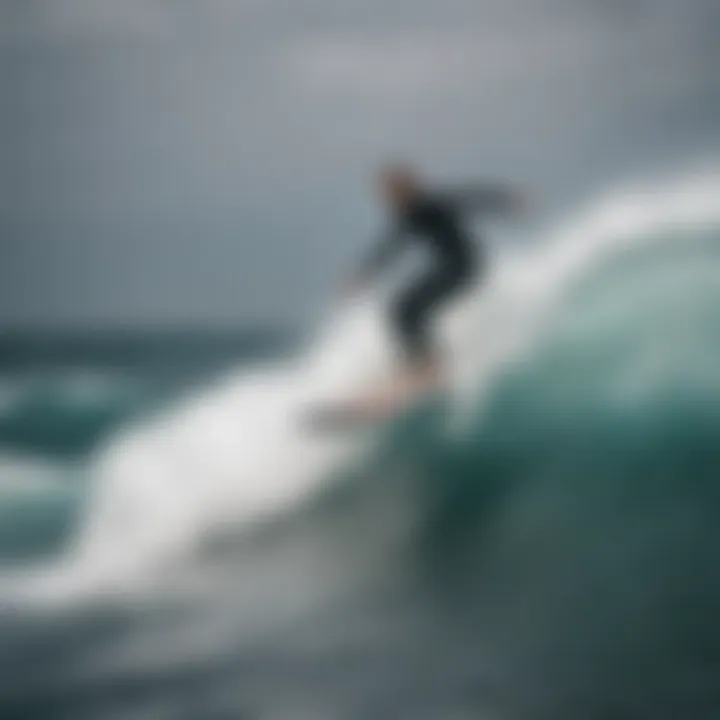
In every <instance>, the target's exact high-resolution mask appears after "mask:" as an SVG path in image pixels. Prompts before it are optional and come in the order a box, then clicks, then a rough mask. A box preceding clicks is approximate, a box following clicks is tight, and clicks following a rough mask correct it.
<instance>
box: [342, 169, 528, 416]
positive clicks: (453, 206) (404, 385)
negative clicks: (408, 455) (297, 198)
mask: <svg viewBox="0 0 720 720" xmlns="http://www.w3.org/2000/svg"><path fill="white" fill-rule="evenodd" d="M378 189H379V191H380V196H381V198H382V200H383V202H384V204H385V205H386V207H387V209H388V211H389V215H390V218H391V223H390V228H389V230H388V232H387V233H386V235H385V236H384V237H383V238H382V241H381V242H380V243H379V245H378V246H377V247H376V248H374V249H373V251H372V253H371V254H370V256H369V257H368V258H367V259H366V261H365V262H364V263H362V265H361V268H360V270H359V272H358V273H357V274H356V275H355V276H354V278H353V282H352V283H351V289H352V290H353V291H357V290H358V289H361V288H363V287H364V286H366V285H367V283H369V282H370V281H371V280H372V279H374V278H375V277H376V275H377V274H378V272H379V271H380V270H381V269H383V268H385V267H386V266H387V265H388V264H389V262H390V261H391V260H392V259H393V258H394V257H395V256H396V255H397V254H398V251H399V250H401V249H402V248H403V247H404V246H405V245H406V244H407V241H408V240H412V241H416V242H421V243H423V244H424V245H426V246H427V248H428V249H429V253H428V255H429V264H428V265H427V267H426V268H425V269H424V270H423V271H422V272H421V273H420V274H419V275H418V276H417V277H415V278H414V279H413V280H412V281H411V282H410V283H409V285H408V286H407V287H405V288H404V289H402V290H401V291H400V292H399V293H398V294H397V296H396V297H395V299H394V300H393V301H392V304H391V307H390V313H389V314H390V321H391V325H392V328H393V331H394V334H395V336H396V338H397V341H398V343H399V346H400V348H401V349H402V354H403V357H404V371H403V372H402V373H401V375H400V377H399V378H398V379H397V380H396V381H395V382H394V383H393V388H392V390H391V391H390V392H389V393H388V392H387V391H384V392H382V393H379V394H378V395H376V396H374V397H368V398H366V401H365V402H363V403H361V404H362V405H364V406H365V408H366V409H373V408H374V409H383V408H382V407H379V406H382V405H390V406H392V405H393V404H396V403H397V402H398V400H399V399H402V398H406V397H410V396H414V395H417V394H419V393H422V392H423V391H425V390H428V389H430V388H432V387H433V386H435V385H436V384H438V383H439V382H440V381H441V378H442V367H443V363H442V357H441V353H440V350H439V348H438V347H437V343H436V342H435V340H434V339H433V337H432V333H431V326H432V323H433V320H434V318H435V316H436V314H437V312H438V310H439V309H440V308H441V307H442V306H443V305H445V304H446V303H447V302H448V301H449V300H451V299H452V298H453V297H454V296H456V295H457V294H458V293H459V292H460V291H462V290H464V289H466V288H467V287H468V286H469V285H470V284H471V283H472V282H474V281H476V280H478V279H479V278H480V277H481V276H482V272H483V270H484V267H485V262H484V253H483V252H482V247H478V246H477V245H476V243H475V242H473V238H472V236H471V233H470V232H469V230H468V229H467V227H466V221H467V219H468V218H469V217H470V216H472V215H473V214H482V213H486V214H487V213H510V212H513V211H515V210H518V209H520V207H521V206H522V198H521V196H520V195H519V194H518V193H516V192H515V191H513V190H511V189H509V188H507V187H503V186H500V185H477V186H472V187H464V188H457V189H455V190H451V189H446V190H434V189H430V188H428V187H426V185H425V184H424V183H423V181H422V180H421V178H420V177H419V175H418V174H417V173H416V172H415V171H414V170H413V169H412V168H410V167H408V166H405V165H399V164H398V165H391V166H388V167H386V168H384V169H383V170H382V171H381V172H380V173H379V175H378Z"/></svg>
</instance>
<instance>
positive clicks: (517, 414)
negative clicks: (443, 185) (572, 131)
mask: <svg viewBox="0 0 720 720" xmlns="http://www.w3.org/2000/svg"><path fill="white" fill-rule="evenodd" d="M499 268H500V269H499V271H498V273H497V274H496V276H495V277H494V278H493V279H492V281H491V282H490V283H489V285H488V286H487V287H484V288H481V289H480V290H478V291H477V292H476V293H473V294H472V295H471V296H470V297H468V298H466V299H465V300H464V301H463V302H462V303H461V305H460V306H458V307H457V308H455V309H454V310H453V311H452V313H451V314H450V315H449V316H448V317H447V318H446V319H445V320H444V324H443V332H444V334H445V339H446V342H447V343H448V345H449V346H450V347H452V348H453V355H452V357H453V365H452V373H453V380H454V383H453V397H452V398H450V401H449V402H445V403H428V404H426V405H425V406H423V407H419V408H417V409H416V410H415V411H413V412H412V413H410V414H409V415H407V416H406V417H403V418H400V419H398V420H397V421H396V422H394V423H393V424H392V425H391V426H389V427H385V428H383V429H382V432H379V433H376V434H370V435H363V436H347V437H343V438H337V437H332V438H329V437H319V436H313V435H308V433H307V432H305V431H303V430H302V428H301V427H300V426H299V424H298V422H297V419H298V417H299V415H300V414H301V413H302V411H303V409H304V408H306V407H308V404H312V403H315V402H321V401H326V400H328V399H332V398H334V397H342V396H343V395H345V394H347V393H348V392H352V391H354V390H356V389H357V388H358V387H362V385H363V384H364V383H368V382H374V381H376V380H377V378H381V377H384V376H387V374H388V373H389V372H391V369H392V367H393V363H394V357H393V352H392V347H391V344H390V343H389V342H388V338H387V332H386V328H385V327H384V324H383V321H382V313H381V303H380V301H379V300H377V299H373V298H370V299H367V300H365V301H363V302H362V303H359V304H358V305H357V306H356V307H353V308H349V309H347V310H346V311H345V310H343V311H342V312H339V313H338V314H337V316H336V317H334V318H331V319H330V320H329V321H328V323H327V325H326V326H325V327H324V328H323V331H322V332H321V333H320V335H319V337H317V338H314V339H313V340H312V341H311V342H310V343H309V350H308V351H307V352H306V353H305V354H303V355H302V357H300V358H299V359H295V360H289V361H283V362H282V363H277V364H276V365H275V366H274V367H269V366H268V365H267V364H262V365H261V366H258V368H257V369H255V370H252V369H244V370H242V371H239V372H238V373H237V374H235V375H233V376H231V377H229V378H225V379H223V380H221V381H218V383H217V384H216V386H215V387H213V388H210V389H205V390H204V391H203V392H202V393H200V394H199V395H197V396H195V397H192V398H189V399H185V400H184V401H182V402H180V403H179V404H178V405H177V406H176V407H174V408H169V409H166V410H165V411H163V412H162V413H161V414H158V415H157V416H155V417H153V418H151V419H148V420H147V421H146V422H144V423H142V424H134V425H133V426H132V427H129V428H128V429H126V430H124V431H123V432H122V434H120V435H117V436H116V437H115V438H114V439H112V440H111V442H110V443H109V444H108V445H107V446H106V447H104V448H103V449H101V450H100V451H99V453H98V456H97V458H96V461H95V464H94V465H93V466H92V468H91V469H90V470H89V474H90V475H91V477H92V484H93V485H94V488H93V490H92V493H91V495H90V499H89V500H88V502H87V503H86V506H85V509H84V516H83V519H82V520H81V521H80V523H79V527H78V531H77V533H76V539H75V542H74V544H73V545H72V547H71V550H70V551H69V554H68V558H67V560H66V561H65V562H63V563H61V564H60V566H58V567H56V568H54V570H53V571H52V572H48V571H47V569H45V571H44V572H43V573H41V577H36V578H34V580H35V581H36V580H39V579H42V581H43V582H42V583H38V582H33V583H30V584H29V585H26V586H25V587H24V590H25V597H27V593H28V592H32V593H33V594H38V593H42V594H47V593H54V592H59V590H58V588H62V592H63V594H66V593H68V592H70V593H71V595H73V597H77V596H78V595H80V596H83V597H87V596H88V594H92V593H93V592H95V591H98V590H100V591H105V592H111V593H112V595H113V596H115V597H116V596H117V594H118V593H121V592H122V593H123V594H127V593H129V592H130V591H131V590H132V589H139V591H140V593H141V594H142V596H143V597H146V596H147V595H146V593H147V592H149V590H150V589H153V591H154V592H155V593H157V592H162V591H163V589H164V590H165V591H168V592H169V593H170V594H171V595H172V596H173V597H177V592H178V590H179V588H180V587H182V588H184V589H185V590H187V591H188V593H189V595H188V597H190V596H192V597H193V598H195V600H193V601H192V602H191V603H190V605H191V607H192V609H191V610H188V608H187V607H184V609H183V612H181V613H180V617H179V618H178V617H175V616H172V617H163V620H162V622H160V621H158V619H157V618H156V617H155V615H153V613H152V612H150V611H148V614H149V616H148V617H146V616H145V615H143V616H142V617H141V618H138V617H137V611H135V613H136V614H135V615H133V619H132V623H130V621H128V620H127V617H125V616H124V617H125V620H124V621H125V622H126V623H130V624H131V628H130V629H127V634H126V636H125V639H124V641H123V643H122V647H121V648H119V649H118V648H117V647H115V648H114V650H113V651H112V652H109V651H108V643H109V641H108V639H107V633H110V632H111V631H110V630H107V631H103V630H100V629H98V628H97V627H96V626H95V625H93V626H92V631H90V630H88V631H87V633H85V634H83V633H80V634H81V635H82V637H83V638H84V639H83V640H81V641H80V640H78V642H79V643H80V645H81V649H82V652H79V656H80V657H81V658H82V662H80V661H78V662H79V665H78V666H77V667H75V666H73V667H72V672H71V670H70V669H68V671H67V672H68V673H70V675H68V677H65V678H64V681H63V682H66V683H67V687H69V688H74V690H68V691H63V692H60V693H58V694H56V695H55V696H54V700H53V702H54V703H55V705H54V706H53V707H55V708H57V707H60V708H62V709H63V712H66V714H67V713H68V712H70V711H71V710H73V709H77V708H81V709H82V712H84V713H86V714H87V713H89V712H90V711H91V710H92V708H93V707H95V708H96V707H97V706H93V705H92V703H93V702H97V698H98V697H105V695H106V696H107V698H108V702H110V699H109V698H114V700H113V702H118V703H120V710H118V709H117V708H115V709H114V710H115V711H117V712H116V715H115V716H122V712H126V715H125V716H131V713H132V712H134V711H138V712H139V711H140V710H143V711H145V712H148V708H151V707H156V706H157V707H160V706H162V707H168V708H170V710H168V711H167V713H168V714H167V717H174V715H173V711H172V708H175V710H178V708H183V707H184V705H183V702H186V701H187V699H188V696H187V692H189V690H187V688H184V685H183V683H184V682H185V680H186V679H187V678H188V673H189V672H191V668H192V667H195V665H196V664H197V661H198V657H199V653H200V654H201V655H202V661H203V666H204V667H205V668H206V671H204V672H203V674H202V675H198V676H194V677H195V682H196V683H197V685H196V686H194V687H195V690H197V687H200V688H201V689H202V690H201V697H202V698H204V699H202V700H200V701H198V702H199V703H200V705H201V706H202V708H203V711H205V712H206V714H208V715H209V714H211V713H212V712H214V713H216V714H219V713H222V712H226V713H232V712H235V713H238V712H240V711H242V712H246V713H247V714H248V715H249V716H252V713H256V714H265V715H266V716H268V717H318V718H323V717H328V718H354V717H360V716H370V717H375V718H391V717H392V718H406V717H407V718H411V717H412V718H417V717H433V718H434V717H459V718H465V717H478V716H482V717H485V716H487V717H490V718H496V717H497V718H538V719H540V718H546V717H547V718H549V717H552V718H561V719H562V718H568V719H569V718H577V717H588V718H591V717H592V718H608V719H609V718H622V717H628V718H630V717H632V718H653V720H656V719H657V718H664V717H668V718H670V717H680V716H682V717H686V718H704V717H712V716H717V715H718V713H720V706H719V705H718V703H717V697H716V695H717V693H716V687H717V671H716V668H717V663H718V660H720V622H719V621H718V619H717V617H716V616H717V613H716V608H717V606H718V602H719V601H720V569H718V564H717V562H716V558H717V550H718V548H719V547H720V523H718V522H717V518H718V513H719V512H720V486H719V485H718V483H717V468H718V467H720V443H719V442H718V439H719V436H718V428H719V427H720V331H719V329H718V328H719V327H720V325H718V321H717V307H718V306H720V179H719V178H717V177H712V176H704V177H697V178H693V179H690V180H688V181H686V182H682V183H680V182H676V183H668V185H667V186H665V187H655V188H653V189H651V190H647V189H646V190H640V191H638V190H635V191H626V192H623V193H620V194H615V195H614V196H613V197H611V198H609V199H607V200H606V201H603V202H600V203H597V204H595V205H594V206H592V207H590V208H589V209H588V210H586V211H583V212H581V213H578V215H577V216H576V217H575V218H571V219H568V220H567V221H566V222H565V223H564V224H563V225H562V226H561V227H560V228H556V229H554V230H553V231H551V232H549V233H548V235H547V237H543V238H539V239H538V241H537V243H536V244H535V245H534V246H533V247H532V248H527V249H523V250H522V251H517V252H512V251H509V252H508V253H507V254H506V255H505V256H503V257H502V258H501V262H500V264H499ZM15 579H17V578H15ZM169 588H172V591H171V592H170V591H169V590H168V589H169ZM153 597H157V595H156V594H154V595H153ZM166 599H167V598H166ZM77 622H79V621H77ZM81 627H84V628H86V625H82V626H81ZM113 627H115V628H116V627H117V625H113ZM86 629H87V628H86ZM380 636H382V637H380ZM383 638H384V639H383ZM198 648H201V650H199V649H198ZM88 657H90V658H94V659H95V661H93V662H92V663H88V660H87V659H88ZM308 657H312V659H313V661H312V667H313V671H312V672H310V671H308V668H307V658H308ZM1 659H2V658H0V660H1ZM45 672H46V675H44V674H43V673H45ZM53 672H54V671H52V670H49V669H48V670H47V671H45V670H43V671H42V672H41V671H38V675H37V677H39V678H40V679H39V680H38V679H36V680H35V681H33V682H36V683H43V682H47V683H48V686H50V687H57V685H58V679H57V677H56V676H55V675H53ZM73 673H74V674H73ZM147 674H150V675H151V676H152V677H153V678H155V681H154V684H153V683H149V685H148V687H147V688H145V691H144V694H143V693H139V694H137V693H136V694H135V695H132V696H131V697H128V698H125V699H123V700H122V702H121V701H120V700H119V699H118V694H117V688H118V687H119V688H121V689H122V688H123V687H128V686H129V685H130V686H131V685H132V679H133V677H136V676H137V675H142V676H143V677H144V676H146V675H147ZM98 676H100V677H102V678H103V680H102V683H101V685H100V687H99V689H97V692H96V694H95V695H93V696H92V697H90V695H89V694H88V693H85V694H83V693H82V692H80V690H78V688H79V687H85V686H86V685H87V684H91V685H92V684H93V683H96V682H97V677H98ZM47 678H53V680H52V682H51V680H49V679H47ZM78 678H80V679H78ZM16 681H17V678H16ZM8 682H9V681H8ZM24 682H25V683H26V685H27V687H34V686H32V683H30V684H28V683H29V681H27V679H25V680H24ZM73 683H74V684H73ZM0 690H2V688H1V687H0ZM28 693H30V691H29V690H28ZM103 693H105V695H103ZM202 693H205V694H204V695H203V694H202ZM0 696H2V693H0ZM27 697H29V694H28V696H27ZM14 702H15V703H16V704H15V705H14V706H13V708H24V709H27V708H31V709H34V710H35V711H36V714H37V715H38V716H41V715H42V713H43V711H44V706H41V705H33V704H32V701H30V700H28V699H27V698H26V699H25V700H22V699H20V700H17V699H16V700H14ZM23 702H24V703H26V704H25V705H23ZM36 702H39V701H36ZM123 703H125V704H123ZM144 703H145V704H144ZM153 703H155V704H153ZM163 703H166V705H163ZM203 703H205V704H203ZM359 708H363V712H362V713H360V714H358V713H359ZM127 713H130V714H127ZM77 716H84V715H82V713H80V712H78V714H77ZM88 716H89V715H88ZM96 716H97V717H101V715H96Z"/></svg>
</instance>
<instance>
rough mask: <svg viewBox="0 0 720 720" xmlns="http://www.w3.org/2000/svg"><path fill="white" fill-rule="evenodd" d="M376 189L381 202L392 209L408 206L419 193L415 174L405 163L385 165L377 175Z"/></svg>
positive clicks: (419, 183) (417, 178)
mask: <svg viewBox="0 0 720 720" xmlns="http://www.w3.org/2000/svg"><path fill="white" fill-rule="evenodd" d="M377 182H378V188H379V190H380V195H381V196H382V198H383V200H384V201H385V202H386V203H387V204H388V205H390V207H391V208H393V209H403V208H405V207H407V206H408V205H410V204H411V203H412V202H413V200H414V199H415V198H416V197H417V195H418V193H419V192H420V185H421V182H420V178H419V176H418V174H417V172H416V171H415V170H414V169H413V168H412V167H411V166H410V165H406V164H405V163H391V164H388V165H385V166H384V167H383V168H381V169H380V172H379V173H378V180H377Z"/></svg>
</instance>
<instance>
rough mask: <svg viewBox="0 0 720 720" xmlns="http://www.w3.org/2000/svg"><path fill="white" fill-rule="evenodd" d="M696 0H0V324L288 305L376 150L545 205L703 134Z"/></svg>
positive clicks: (331, 257)
mask: <svg viewBox="0 0 720 720" xmlns="http://www.w3.org/2000/svg"><path fill="white" fill-rule="evenodd" d="M719 69H720V3H718V2H717V0H584V1H583V0H353V1H350V0H164V1H162V0H0V91H2V103H3V105H2V113H0V324H18V323H42V324H47V323H61V324H69V323H70V324H86V323H87V324H91V325H98V324H100V325H103V324H107V323H114V324H116V323H120V324H128V323H140V324H153V323H158V322H174V323H177V322H181V323H192V324H198V323H220V324H228V323H238V324H243V323H248V322H254V321H256V320H265V319H285V318H292V317H295V316H298V315H302V314H303V311H304V309H307V308H308V307H310V306H311V305H312V304H313V303H317V302H318V301H320V300H321V298H322V297H323V296H324V294H325V293H326V292H327V290H328V289H329V288H330V287H332V286H333V285H335V284H336V283H337V274H338V272H339V271H340V270H341V269H342V268H344V267H346V266H347V265H348V263H351V261H352V259H353V258H354V257H355V256H356V255H357V253H358V251H359V249H360V248H362V247H363V246H364V245H366V244H367V243H368V242H369V241H370V239H371V237H372V234H373V232H374V231H375V230H376V229H377V227H378V226H379V225H380V223H381V219H382V218H381V215H380V213H379V209H378V208H377V207H375V205H374V204H373V202H372V196H371V193H370V191H369V188H368V182H367V181H368V178H369V177H370V175H371V172H372V168H373V167H374V165H375V164H376V163H377V161H378V160H379V159H380V158H382V157H384V156H386V155H388V154H390V155H393V156H398V155H399V156H403V157H408V158H412V159H415V160H417V161H418V162H419V164H420V165H421V166H422V167H424V168H426V169H427V170H428V171H429V172H430V173H431V174H435V175H437V176H438V177H454V176H459V177H460V178H470V177H475V176H479V177H492V176H495V175H499V176H502V177H503V178H508V179H511V180H515V181H517V182H519V183H521V184H523V185H524V186H527V187H529V188H531V189H532V191H533V192H534V194H538V195H540V196H542V197H544V198H546V199H547V202H548V204H549V205H550V204H553V203H557V202H559V201H560V202H562V201H563V200H567V199H568V198H572V197H581V196H582V195H583V194H584V193H589V192H591V190H592V188H597V187H601V186H603V185H608V184H611V183H612V182H614V181H616V180H618V179H622V178H624V177H628V176H630V177H637V176H639V175H642V174H647V173H652V172H658V171H660V170H666V169H667V168H670V169H671V168H673V167H674V166H678V167H679V166H683V167H685V166H687V165H688V164H691V163H692V162H694V161H696V160H700V159H702V160H704V161H706V160H708V159H711V160H712V159H713V158H716V157H718V152H719V151H720V80H719V79H718V78H719V76H720V73H719Z"/></svg>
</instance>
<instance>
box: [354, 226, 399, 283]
mask: <svg viewBox="0 0 720 720" xmlns="http://www.w3.org/2000/svg"><path fill="white" fill-rule="evenodd" d="M404 240H405V232H404V230H403V228H402V227H393V228H392V229H391V230H390V231H388V232H387V233H385V235H384V236H383V237H382V238H381V240H380V242H378V244H377V245H376V246H375V247H374V248H373V249H372V250H371V251H370V253H369V255H368V256H367V257H366V258H365V259H364V261H363V262H362V263H361V264H360V271H359V273H358V277H359V279H361V280H363V281H365V280H370V279H371V278H373V277H374V276H375V275H376V274H377V273H378V272H379V271H380V270H382V269H383V268H384V267H385V266H387V265H388V264H389V263H390V262H391V261H392V260H394V259H395V257H396V256H397V254H398V252H399V250H400V249H401V248H402V246H403V244H404Z"/></svg>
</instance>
